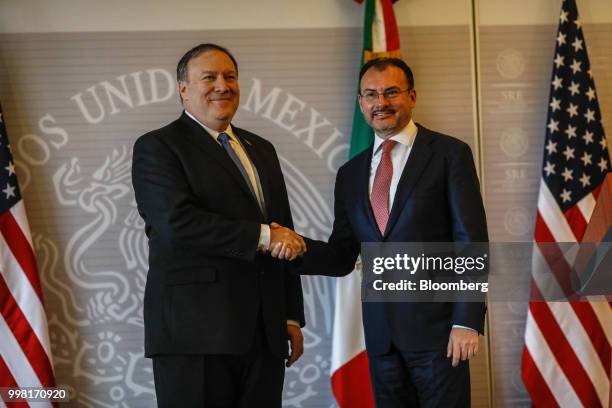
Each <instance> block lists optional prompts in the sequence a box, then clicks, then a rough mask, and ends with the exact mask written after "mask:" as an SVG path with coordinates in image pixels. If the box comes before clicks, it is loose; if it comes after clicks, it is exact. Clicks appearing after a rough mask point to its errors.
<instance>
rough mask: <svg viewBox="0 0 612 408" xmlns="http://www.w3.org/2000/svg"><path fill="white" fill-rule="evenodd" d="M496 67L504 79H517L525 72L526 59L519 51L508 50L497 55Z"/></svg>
mask: <svg viewBox="0 0 612 408" xmlns="http://www.w3.org/2000/svg"><path fill="white" fill-rule="evenodd" d="M496 67H497V72H499V75H501V76H502V78H505V79H515V78H518V77H519V76H521V74H522V73H523V71H525V59H524V58H523V54H521V53H520V52H519V51H517V50H515V49H512V48H507V49H505V50H503V51H502V52H500V53H499V54H498V55H497V61H496Z"/></svg>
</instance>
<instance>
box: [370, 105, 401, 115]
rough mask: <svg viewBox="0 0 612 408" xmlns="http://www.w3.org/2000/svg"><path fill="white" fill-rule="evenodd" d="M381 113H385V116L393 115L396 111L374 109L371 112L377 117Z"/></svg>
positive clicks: (388, 108) (391, 109)
mask: <svg viewBox="0 0 612 408" xmlns="http://www.w3.org/2000/svg"><path fill="white" fill-rule="evenodd" d="M379 113H385V114H393V113H395V109H393V108H390V107H387V108H380V109H374V110H373V111H372V112H371V115H377V114H379Z"/></svg>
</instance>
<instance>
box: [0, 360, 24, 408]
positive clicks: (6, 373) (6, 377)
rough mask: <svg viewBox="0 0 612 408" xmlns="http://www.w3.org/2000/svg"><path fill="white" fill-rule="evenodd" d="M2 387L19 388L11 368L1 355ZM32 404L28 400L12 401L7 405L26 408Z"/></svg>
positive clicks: (0, 378) (0, 376)
mask: <svg viewBox="0 0 612 408" xmlns="http://www.w3.org/2000/svg"><path fill="white" fill-rule="evenodd" d="M0 387H7V388H17V387H18V385H17V381H15V378H14V377H13V374H11V370H9V368H8V367H7V365H6V363H5V362H4V359H3V358H2V356H1V355H0ZM29 406H30V405H29V404H28V403H27V402H10V403H7V407H11V408H12V407H15V408H24V407H29Z"/></svg>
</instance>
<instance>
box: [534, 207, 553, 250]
mask: <svg viewBox="0 0 612 408" xmlns="http://www.w3.org/2000/svg"><path fill="white" fill-rule="evenodd" d="M534 237H535V241H536V242H556V240H555V237H553V235H552V233H551V232H550V229H548V225H546V223H545V222H544V218H542V214H541V213H540V210H539V209H538V213H537V215H536V222H535V233H534Z"/></svg>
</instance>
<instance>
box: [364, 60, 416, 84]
mask: <svg viewBox="0 0 612 408" xmlns="http://www.w3.org/2000/svg"><path fill="white" fill-rule="evenodd" d="M409 86H410V83H409V82H408V78H407V77H406V74H405V73H404V71H403V70H402V69H401V68H398V67H396V66H395V65H388V66H386V67H384V68H382V69H381V68H379V67H371V68H370V69H368V70H367V71H366V72H365V73H364V74H363V77H362V78H361V83H360V88H361V89H362V90H363V89H379V88H383V89H387V88H392V87H399V88H402V89H404V88H407V87H409Z"/></svg>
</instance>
